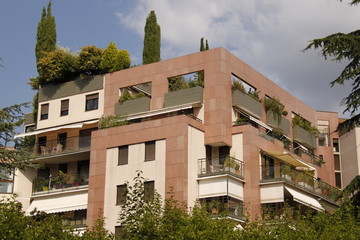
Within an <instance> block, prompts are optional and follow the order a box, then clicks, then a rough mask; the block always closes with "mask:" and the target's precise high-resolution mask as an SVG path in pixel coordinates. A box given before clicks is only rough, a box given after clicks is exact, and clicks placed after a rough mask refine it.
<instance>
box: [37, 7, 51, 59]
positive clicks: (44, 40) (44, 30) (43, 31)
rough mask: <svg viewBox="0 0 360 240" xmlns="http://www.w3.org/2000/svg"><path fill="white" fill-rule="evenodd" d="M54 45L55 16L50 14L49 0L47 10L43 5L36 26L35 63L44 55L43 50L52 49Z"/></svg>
mask: <svg viewBox="0 0 360 240" xmlns="http://www.w3.org/2000/svg"><path fill="white" fill-rule="evenodd" d="M55 47H56V24H55V18H54V17H53V16H52V15H51V1H50V2H49V4H48V7H47V11H46V10H45V7H44V8H43V10H42V13H41V19H40V22H39V24H38V27H37V34H36V46H35V56H36V63H38V62H39V60H40V58H42V57H43V56H44V53H45V52H51V51H54V50H55Z"/></svg>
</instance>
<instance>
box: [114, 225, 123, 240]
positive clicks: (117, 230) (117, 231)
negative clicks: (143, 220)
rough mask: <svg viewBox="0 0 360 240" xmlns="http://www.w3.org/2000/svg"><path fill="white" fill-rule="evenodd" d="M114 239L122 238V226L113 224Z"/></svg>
mask: <svg viewBox="0 0 360 240" xmlns="http://www.w3.org/2000/svg"><path fill="white" fill-rule="evenodd" d="M115 239H122V227H121V226H115Z"/></svg>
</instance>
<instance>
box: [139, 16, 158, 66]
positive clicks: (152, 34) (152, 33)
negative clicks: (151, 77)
mask: <svg viewBox="0 0 360 240" xmlns="http://www.w3.org/2000/svg"><path fill="white" fill-rule="evenodd" d="M144 30H145V35H144V49H143V64H149V63H153V62H159V61H160V39H161V36H160V26H159V24H157V22H156V15H155V12H154V11H151V12H150V14H149V16H148V17H147V18H146V24H145V28H144Z"/></svg>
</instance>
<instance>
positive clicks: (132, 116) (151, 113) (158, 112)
mask: <svg viewBox="0 0 360 240" xmlns="http://www.w3.org/2000/svg"><path fill="white" fill-rule="evenodd" d="M193 107H194V106H193V104H186V105H180V106H175V107H168V108H162V109H159V110H154V111H149V112H146V113H140V114H130V115H129V116H128V117H127V118H126V119H128V120H132V119H138V118H145V117H152V116H156V115H161V114H165V113H171V112H177V111H180V110H186V109H190V108H193Z"/></svg>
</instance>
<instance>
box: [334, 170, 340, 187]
mask: <svg viewBox="0 0 360 240" xmlns="http://www.w3.org/2000/svg"><path fill="white" fill-rule="evenodd" d="M335 185H336V186H337V187H338V188H341V173H339V172H336V173H335Z"/></svg>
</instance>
